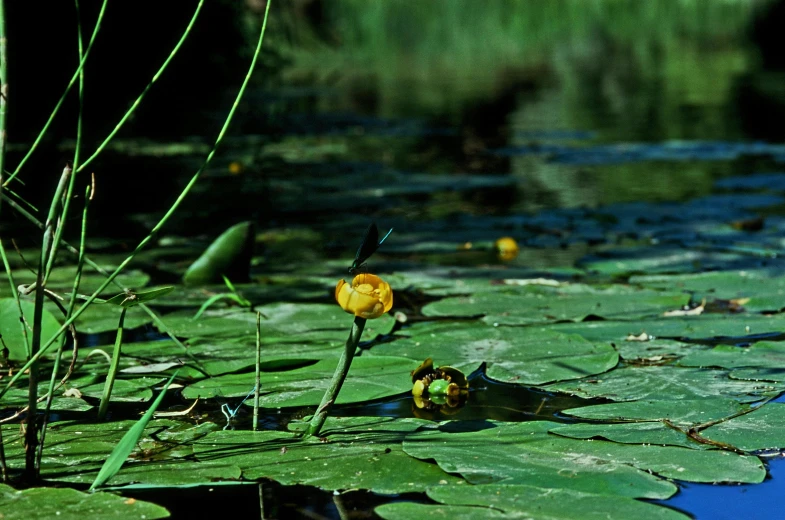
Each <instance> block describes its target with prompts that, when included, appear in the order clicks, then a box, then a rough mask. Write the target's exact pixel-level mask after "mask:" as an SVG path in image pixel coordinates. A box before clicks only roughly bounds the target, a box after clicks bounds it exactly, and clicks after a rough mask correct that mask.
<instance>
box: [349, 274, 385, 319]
mask: <svg viewBox="0 0 785 520" xmlns="http://www.w3.org/2000/svg"><path fill="white" fill-rule="evenodd" d="M335 301H337V302H338V305H340V306H341V308H342V309H343V310H345V311H346V312H348V313H349V314H354V315H355V316H358V317H360V318H365V319H368V320H372V319H374V318H378V317H379V316H381V315H382V314H384V313H385V312H387V311H389V310H390V309H391V308H392V304H393V293H392V289H391V288H390V284H388V283H387V282H385V281H384V280H382V279H381V278H379V277H378V276H376V275H375V274H370V273H360V274H358V275H357V276H355V277H354V279H353V280H352V283H351V285H350V284H348V283H346V280H339V281H338V285H336V286H335Z"/></svg>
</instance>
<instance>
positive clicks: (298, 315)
mask: <svg viewBox="0 0 785 520" xmlns="http://www.w3.org/2000/svg"><path fill="white" fill-rule="evenodd" d="M254 310H255V311H259V312H261V313H262V316H263V318H262V338H263V340H264V339H265V338H267V337H268V336H272V335H274V336H275V337H280V336H281V335H285V336H288V337H290V338H291V337H299V338H300V339H301V340H302V339H305V337H304V336H305V335H308V334H310V337H308V339H309V340H311V341H313V340H315V339H318V340H319V341H330V340H334V339H338V340H341V341H343V342H345V341H346V338H347V337H348V335H349V329H350V328H351V318H350V317H348V316H347V315H346V313H345V312H343V311H342V310H341V309H340V307H338V305H324V304H305V303H275V304H269V305H262V306H259V307H256V308H255V309H254ZM193 316H194V315H193V311H177V312H173V313H171V314H167V315H166V317H165V320H166V325H167V326H168V327H169V328H170V329H171V330H172V332H173V333H174V334H176V335H177V336H180V337H186V338H191V337H212V338H227V337H228V338H237V337H243V336H244V337H248V338H256V313H255V312H249V311H247V310H237V309H212V308H211V309H208V310H207V311H205V313H204V314H203V315H202V317H200V318H199V319H198V320H194V319H193ZM392 323H393V319H392V317H391V316H389V315H383V316H381V317H379V318H378V319H375V320H372V321H369V322H368V325H367V326H366V330H367V332H366V333H365V336H364V337H366V338H370V337H373V335H374V334H383V333H387V332H389V330H390V328H391V327H392Z"/></svg>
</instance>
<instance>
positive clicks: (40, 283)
mask: <svg viewBox="0 0 785 520" xmlns="http://www.w3.org/2000/svg"><path fill="white" fill-rule="evenodd" d="M70 177H71V166H70V165H66V167H65V168H64V169H63V173H62V175H61V176H60V182H58V184H57V189H56V190H55V194H54V196H53V197H52V202H51V204H50V206H49V215H48V216H47V217H46V224H45V225H44V237H43V243H42V244H41V255H40V257H39V259H38V275H37V277H36V287H35V299H34V301H35V306H34V307H33V341H32V342H31V344H30V354H31V356H30V360H29V361H28V363H27V364H28V365H30V367H29V369H30V371H29V374H28V379H27V382H28V385H27V429H26V430H25V478H26V479H27V480H28V482H34V481H36V480H38V472H37V471H36V460H37V456H36V453H37V450H38V417H37V412H38V357H40V354H39V351H40V347H41V332H42V322H43V317H44V291H45V289H46V280H45V278H44V269H45V268H46V264H47V261H48V258H49V255H50V253H51V250H52V240H53V237H54V228H55V222H57V220H58V214H59V210H60V200H61V199H62V196H63V192H64V190H65V187H66V184H67V183H68V180H69V178H70ZM56 337H57V336H56ZM56 337H55V338H52V341H54V339H56Z"/></svg>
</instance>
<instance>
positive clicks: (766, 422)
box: [702, 403, 785, 451]
mask: <svg viewBox="0 0 785 520" xmlns="http://www.w3.org/2000/svg"><path fill="white" fill-rule="evenodd" d="M702 434H703V436H704V437H707V438H709V439H712V440H715V441H719V442H724V443H726V444H730V445H731V446H736V447H737V448H740V449H742V450H745V451H754V450H764V449H772V448H774V449H784V448H785V404H782V403H769V404H766V405H763V406H761V407H760V408H759V409H757V410H755V411H754V412H750V413H748V414H745V415H741V416H739V417H735V418H733V419H729V420H727V421H723V422H721V423H719V424H717V425H715V426H712V427H710V428H707V429H705V430H703V432H702Z"/></svg>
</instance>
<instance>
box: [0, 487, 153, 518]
mask: <svg viewBox="0 0 785 520" xmlns="http://www.w3.org/2000/svg"><path fill="white" fill-rule="evenodd" d="M0 511H3V513H2V515H3V519H4V520H9V519H17V518H18V519H27V518H30V516H31V511H33V512H34V513H32V514H34V515H35V516H37V517H39V518H61V519H63V520H66V519H68V520H79V519H82V518H118V519H119V518H122V519H125V518H144V519H153V518H168V517H169V512H168V511H167V510H166V509H164V508H163V507H161V506H158V505H155V504H152V503H150V502H144V501H142V500H136V499H134V498H124V497H121V496H117V495H115V494H113V493H105V492H98V493H82V492H81V491H77V490H75V489H69V488H30V489H25V490H22V491H16V490H15V489H13V488H12V487H10V486H7V485H5V484H0Z"/></svg>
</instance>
